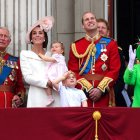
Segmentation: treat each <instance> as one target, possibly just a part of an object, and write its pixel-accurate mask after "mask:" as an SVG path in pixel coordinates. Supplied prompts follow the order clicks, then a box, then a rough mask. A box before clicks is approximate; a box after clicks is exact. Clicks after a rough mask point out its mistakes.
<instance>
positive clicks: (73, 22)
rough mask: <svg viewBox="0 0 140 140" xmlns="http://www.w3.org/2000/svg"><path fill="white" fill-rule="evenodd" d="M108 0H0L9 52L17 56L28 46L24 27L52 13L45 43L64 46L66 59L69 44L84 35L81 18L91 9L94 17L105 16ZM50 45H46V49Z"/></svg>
mask: <svg viewBox="0 0 140 140" xmlns="http://www.w3.org/2000/svg"><path fill="white" fill-rule="evenodd" d="M110 1H111V0H0V26H6V27H8V28H9V30H10V32H11V36H12V43H11V44H10V47H9V50H8V51H9V52H10V53H11V54H13V55H16V56H19V54H20V51H21V50H23V49H31V46H30V45H27V44H26V43H25V36H26V32H27V30H28V28H29V27H30V26H31V25H32V24H34V23H35V22H36V21H37V20H38V19H40V18H41V17H44V16H47V15H52V16H54V18H55V24H54V27H53V29H52V31H51V32H50V33H48V35H49V44H50V43H51V41H53V40H59V41H61V42H63V43H64V45H65V48H66V49H65V50H66V52H65V54H66V56H67V57H66V61H67V60H68V53H69V46H70V44H71V43H72V42H73V41H75V40H77V39H78V38H80V37H82V36H83V35H84V31H83V29H82V25H81V17H82V14H83V13H84V12H85V11H92V12H94V13H95V14H96V17H97V18H105V19H107V20H108V19H109V16H108V15H109V12H110V5H109V4H110ZM49 48H50V45H48V49H49Z"/></svg>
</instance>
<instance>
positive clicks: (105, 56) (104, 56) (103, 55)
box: [101, 53, 108, 62]
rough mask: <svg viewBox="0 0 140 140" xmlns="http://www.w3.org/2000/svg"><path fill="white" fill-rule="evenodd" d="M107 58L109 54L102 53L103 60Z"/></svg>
mask: <svg viewBox="0 0 140 140" xmlns="http://www.w3.org/2000/svg"><path fill="white" fill-rule="evenodd" d="M107 59H108V56H107V55H106V54H105V53H103V54H102V55H101V60H103V61H104V62H105V61H106V60H107Z"/></svg>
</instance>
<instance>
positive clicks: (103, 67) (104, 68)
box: [102, 63, 107, 71]
mask: <svg viewBox="0 0 140 140" xmlns="http://www.w3.org/2000/svg"><path fill="white" fill-rule="evenodd" d="M106 69H107V65H106V64H105V63H104V64H103V65H102V70H103V71H105V70H106Z"/></svg>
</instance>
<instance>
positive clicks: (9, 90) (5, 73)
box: [0, 27, 25, 108]
mask: <svg viewBox="0 0 140 140" xmlns="http://www.w3.org/2000/svg"><path fill="white" fill-rule="evenodd" d="M10 42H11V37H10V32H9V30H8V29H7V28H5V27H0V108H8V107H20V106H22V105H23V102H24V95H25V88H24V84H23V80H22V74H21V70H20V64H19V59H18V57H15V56H12V55H10V54H9V53H7V52H6V50H7V47H8V45H9V43H10Z"/></svg>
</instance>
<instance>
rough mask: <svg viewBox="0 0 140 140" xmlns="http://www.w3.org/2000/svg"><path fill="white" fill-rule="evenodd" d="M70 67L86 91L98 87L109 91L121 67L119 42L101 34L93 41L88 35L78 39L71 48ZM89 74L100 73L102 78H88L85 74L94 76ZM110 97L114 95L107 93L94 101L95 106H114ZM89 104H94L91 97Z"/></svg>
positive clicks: (103, 90)
mask: <svg viewBox="0 0 140 140" xmlns="http://www.w3.org/2000/svg"><path fill="white" fill-rule="evenodd" d="M106 40H107V42H106ZM90 58H91V59H92V60H91V59H90ZM68 68H69V70H72V71H73V72H75V73H76V76H77V80H78V83H79V84H80V85H81V86H82V89H83V90H85V91H86V92H89V91H90V90H91V89H92V88H96V87H97V88H99V89H100V90H101V91H102V92H105V91H108V92H109V91H110V90H111V89H112V87H113V85H114V82H115V81H116V80H117V77H118V74H119V69H120V57H119V53H118V46H117V43H116V42H115V41H114V40H113V39H110V38H103V37H101V36H99V35H96V36H95V38H94V41H93V42H91V41H89V40H88V38H86V37H84V38H82V39H80V40H78V41H76V42H75V43H73V44H72V45H71V48H70V54H69V61H68ZM88 69H89V70H88ZM89 74H91V75H94V76H95V75H97V74H99V75H100V76H101V77H102V78H101V79H100V78H99V79H100V80H99V79H98V78H97V79H96V78H95V79H92V80H88V79H87V78H85V76H86V75H88V76H89V77H92V76H91V75H89ZM96 77H97V76H96ZM105 93H106V92H105ZM110 98H113V97H111V96H109V94H105V95H104V96H102V97H101V99H99V100H98V101H97V102H95V103H94V106H95V107H105V106H113V104H114V103H112V102H111V101H110V100H112V99H110ZM88 105H89V106H93V105H92V101H91V100H90V99H89V100H88Z"/></svg>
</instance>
